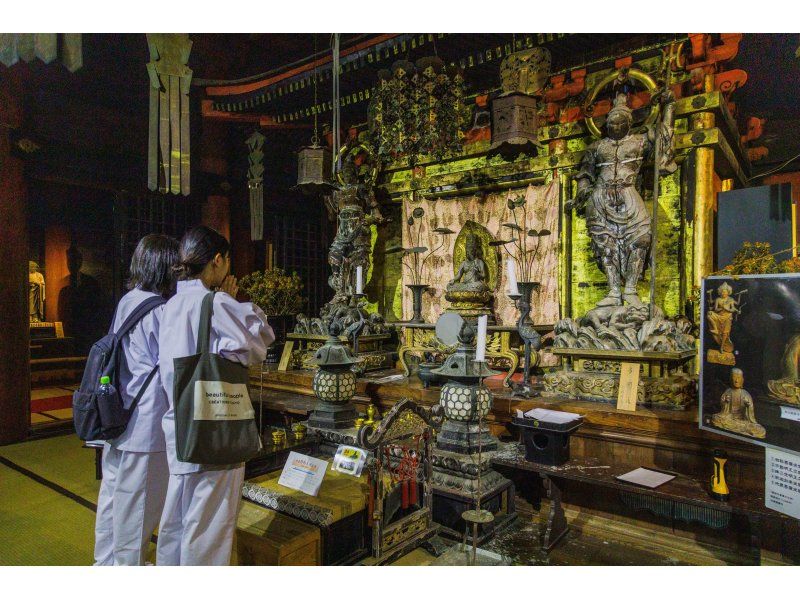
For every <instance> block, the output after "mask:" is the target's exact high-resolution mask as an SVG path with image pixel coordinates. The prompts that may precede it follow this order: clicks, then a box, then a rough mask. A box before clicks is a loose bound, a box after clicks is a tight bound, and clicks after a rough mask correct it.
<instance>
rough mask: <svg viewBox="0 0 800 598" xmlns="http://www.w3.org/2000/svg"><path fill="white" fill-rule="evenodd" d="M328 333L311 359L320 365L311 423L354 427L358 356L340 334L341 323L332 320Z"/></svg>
mask: <svg viewBox="0 0 800 598" xmlns="http://www.w3.org/2000/svg"><path fill="white" fill-rule="evenodd" d="M328 333H329V335H330V336H329V337H328V340H327V341H325V344H324V345H323V346H322V347H320V348H319V349H318V350H317V352H316V354H315V355H314V359H313V360H312V362H311V363H312V364H313V365H316V366H317V371H316V373H315V374H314V379H313V381H312V383H311V387H312V389H313V390H314V395H315V396H316V397H317V404H316V405H315V407H314V411H313V412H312V413H311V415H310V416H309V418H308V426H309V427H310V428H323V429H328V430H341V429H346V428H352V427H353V426H354V425H355V419H356V409H355V407H354V406H353V405H352V404H350V399H352V398H353V395H354V394H355V392H356V374H355V372H354V371H353V366H354V365H355V364H356V363H358V359H357V358H355V357H354V356H353V354H352V353H351V352H350V349H349V348H348V346H347V345H346V344H345V343H343V342H342V340H341V339H340V338H339V335H340V334H341V333H342V329H341V324H339V323H338V322H337V321H333V322H331V324H330V326H329V328H328Z"/></svg>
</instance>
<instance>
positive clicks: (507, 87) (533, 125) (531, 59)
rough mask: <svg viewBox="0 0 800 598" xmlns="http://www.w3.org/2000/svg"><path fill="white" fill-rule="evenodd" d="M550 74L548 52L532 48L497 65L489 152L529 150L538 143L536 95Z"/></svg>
mask: <svg viewBox="0 0 800 598" xmlns="http://www.w3.org/2000/svg"><path fill="white" fill-rule="evenodd" d="M549 76H550V52H549V51H548V50H547V49H546V48H542V47H535V48H531V49H530V50H523V51H521V52H515V53H513V54H509V55H508V56H507V57H506V59H505V60H503V63H502V64H501V65H500V80H501V86H502V92H501V94H500V95H499V96H498V97H496V98H494V99H493V100H492V106H491V109H492V145H491V147H490V151H492V150H493V151H500V152H505V151H526V152H532V151H534V150H535V148H537V147H541V144H540V143H539V137H538V132H539V131H538V130H539V117H538V105H537V96H540V95H541V94H542V92H543V90H544V86H545V84H546V83H547V79H548V77H549Z"/></svg>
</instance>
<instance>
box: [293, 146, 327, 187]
mask: <svg viewBox="0 0 800 598" xmlns="http://www.w3.org/2000/svg"><path fill="white" fill-rule="evenodd" d="M295 189H298V190H299V191H302V192H303V193H307V194H309V195H312V194H317V193H329V192H330V191H333V190H334V189H335V186H334V185H333V183H332V182H331V152H330V151H329V150H328V148H326V147H322V146H320V145H319V143H318V139H317V138H316V136H315V137H314V138H312V139H311V145H309V146H306V147H304V148H302V149H301V150H300V151H299V152H298V153H297V186H296V187H295Z"/></svg>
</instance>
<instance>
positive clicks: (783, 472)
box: [764, 448, 800, 519]
mask: <svg viewBox="0 0 800 598" xmlns="http://www.w3.org/2000/svg"><path fill="white" fill-rule="evenodd" d="M765 470H766V481H765V483H764V505H765V506H766V507H767V508H769V509H774V510H776V511H779V512H781V513H783V514H784V515H789V516H790V517H795V518H797V519H800V456H798V455H794V454H792V453H785V452H783V451H779V450H778V449H774V448H767V450H766V462H765Z"/></svg>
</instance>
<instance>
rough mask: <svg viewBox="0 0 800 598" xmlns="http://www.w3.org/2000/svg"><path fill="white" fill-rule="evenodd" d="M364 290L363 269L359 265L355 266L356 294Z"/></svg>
mask: <svg viewBox="0 0 800 598" xmlns="http://www.w3.org/2000/svg"><path fill="white" fill-rule="evenodd" d="M363 292H364V271H363V270H362V269H361V266H356V294H357V295H360V294H361V293H363Z"/></svg>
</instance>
